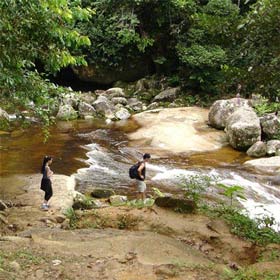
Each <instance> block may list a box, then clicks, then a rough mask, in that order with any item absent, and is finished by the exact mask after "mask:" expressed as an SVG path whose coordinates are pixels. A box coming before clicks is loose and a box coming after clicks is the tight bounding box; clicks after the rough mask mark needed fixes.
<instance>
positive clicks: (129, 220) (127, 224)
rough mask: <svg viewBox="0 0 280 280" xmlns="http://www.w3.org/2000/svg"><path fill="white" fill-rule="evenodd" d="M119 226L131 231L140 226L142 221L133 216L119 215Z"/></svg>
mask: <svg viewBox="0 0 280 280" xmlns="http://www.w3.org/2000/svg"><path fill="white" fill-rule="evenodd" d="M117 220H118V221H117V224H118V228H119V229H131V228H134V227H135V226H137V225H138V223H139V221H140V219H139V218H138V217H135V216H133V215H131V214H118V215H117Z"/></svg>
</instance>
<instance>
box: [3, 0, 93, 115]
mask: <svg viewBox="0 0 280 280" xmlns="http://www.w3.org/2000/svg"><path fill="white" fill-rule="evenodd" d="M79 4H80V3H79V1H78V0H75V1H66V0H57V1H52V0H2V1H1V2H0V94H1V96H0V98H1V97H2V98H3V97H4V98H5V99H7V98H8V99H10V100H12V101H13V102H14V104H20V105H21V106H22V105H23V106H28V104H30V102H31V101H32V102H34V103H35V104H37V103H38V104H43V103H46V104H47V103H48V101H49V99H48V98H47V97H48V96H49V94H50V91H52V93H54V92H55V88H54V87H53V86H51V87H49V85H48V84H47V83H45V81H44V80H43V79H42V78H41V76H40V75H39V74H38V72H37V71H36V66H35V63H36V62H38V61H40V62H41V63H43V65H44V70H45V72H48V73H55V72H56V71H58V70H59V69H61V68H62V67H65V66H67V65H78V64H83V65H85V64H86V61H85V59H84V57H83V56H82V55H74V51H75V50H76V49H77V48H80V47H81V46H83V45H89V44H90V41H89V39H88V37H86V36H83V35H81V34H80V33H79V30H77V28H76V23H77V21H82V20H88V19H89V17H90V16H91V11H90V9H82V8H81V7H80V6H79ZM35 109H36V108H35ZM37 113H39V112H37ZM40 113H42V111H41V112H40ZM43 115H45V114H44V113H43Z"/></svg>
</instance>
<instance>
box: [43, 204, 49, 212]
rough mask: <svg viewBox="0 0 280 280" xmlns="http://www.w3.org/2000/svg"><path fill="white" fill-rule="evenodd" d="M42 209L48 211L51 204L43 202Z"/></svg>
mask: <svg viewBox="0 0 280 280" xmlns="http://www.w3.org/2000/svg"><path fill="white" fill-rule="evenodd" d="M41 209H42V210H44V211H48V210H49V206H48V205H47V204H42V206H41Z"/></svg>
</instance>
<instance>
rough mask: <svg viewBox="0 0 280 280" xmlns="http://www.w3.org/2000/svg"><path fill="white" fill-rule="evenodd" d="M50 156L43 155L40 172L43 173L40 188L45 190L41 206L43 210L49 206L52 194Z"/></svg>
mask: <svg viewBox="0 0 280 280" xmlns="http://www.w3.org/2000/svg"><path fill="white" fill-rule="evenodd" d="M52 160H53V159H52V157H50V156H45V157H44V159H43V164H42V168H41V173H42V174H43V178H42V180H41V190H43V191H44V192H45V196H44V202H43V204H42V206H41V208H42V209H43V210H45V211H47V210H48V209H49V207H50V205H49V200H50V198H51V197H52V195H53V190H52V181H51V176H52V175H53V172H52V171H51V169H50V165H51V164H52Z"/></svg>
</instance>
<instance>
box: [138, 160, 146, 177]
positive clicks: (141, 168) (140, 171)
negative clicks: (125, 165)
mask: <svg viewBox="0 0 280 280" xmlns="http://www.w3.org/2000/svg"><path fill="white" fill-rule="evenodd" d="M144 167H145V164H144V163H141V164H140V166H139V167H138V169H137V171H138V174H139V177H140V178H141V179H144V176H143V175H142V170H143V169H144Z"/></svg>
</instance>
